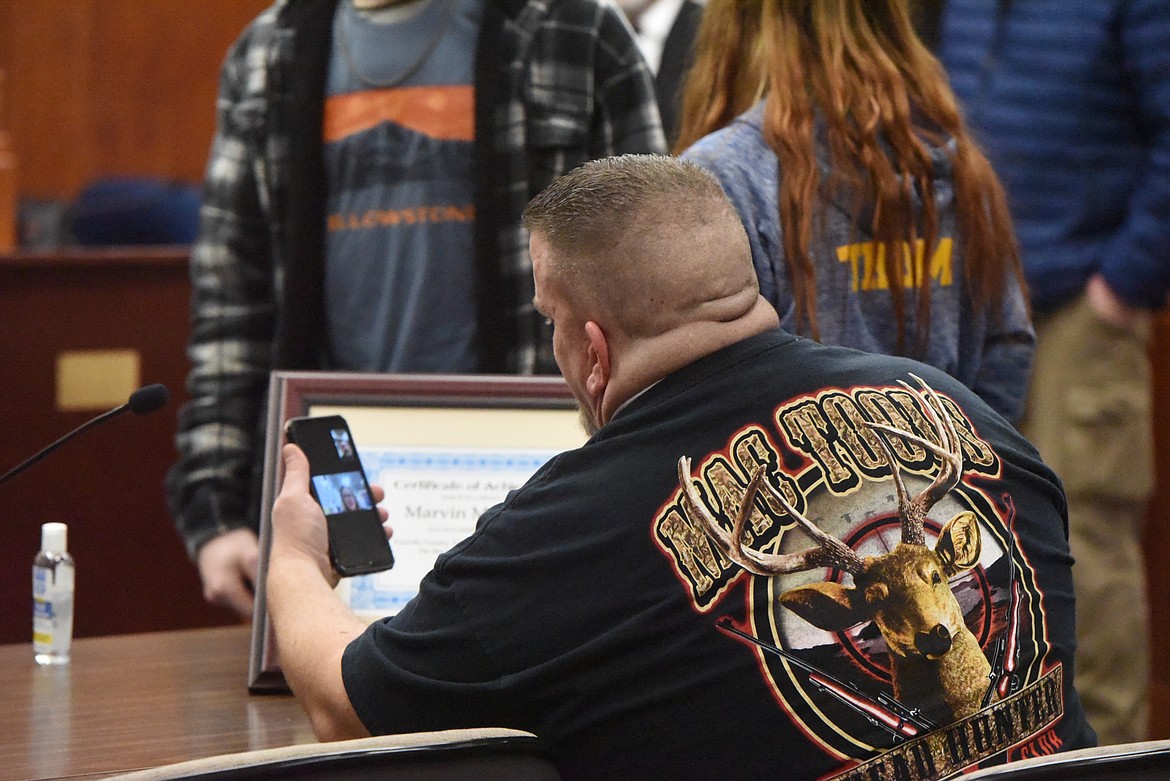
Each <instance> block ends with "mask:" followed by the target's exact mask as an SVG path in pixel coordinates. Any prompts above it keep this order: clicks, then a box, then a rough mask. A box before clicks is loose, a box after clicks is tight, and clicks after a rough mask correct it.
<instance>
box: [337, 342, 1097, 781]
mask: <svg viewBox="0 0 1170 781" xmlns="http://www.w3.org/2000/svg"><path fill="white" fill-rule="evenodd" d="M912 375H917V377H920V378H922V380H923V381H925V383H926V384H927V385H929V386H930V387H931V388H933V389H934V390H935V391H937V393H938V394H939V397H940V398H941V400H942V402H943V405H944V407H945V409H946V410H947V411H948V413H949V416H950V418H951V419H952V420H953V421H954V424H955V425H954V430H955V432H956V433H957V434H958V440H959V441H960V443H961V450H962V455H963V462H962V463H963V471H962V479H961V481H960V482H959V484H958V485H957V486H955V487H954V489H953V490H950V491H948V492H947V493H946V495H945V496H942V497H939V499H938V502H937V504H935V505H934V506H933V508H932V509H931V510H930V511H929V513H928V519H927V520H926V522H925V524H924V528H925V547H924V546H921V545H919V546H914V545H899V541H900V534H901V531H900V529H901V526H900V521H899V513H898V506H899V505H898V498H897V491H896V490H895V481H894V479H893V478H892V476H891V469H890V467H889V461H888V460H887V456H884V455H883V454H882V452H881V451H882V448H881V447H880V446H879V445H878V443H877V442H876V440H875V438H876V437H877V436H879V435H878V434H877V433H876V432H875V431H874V430H872V429H870V428H869V427H868V426H866V425H865V421H876V422H879V423H884V424H887V425H890V426H893V427H895V428H899V429H902V430H907V431H910V432H911V433H913V434H916V435H917V436H918V437H921V438H924V439H926V440H929V441H933V442H939V441H940V435H939V433H938V429H937V427H936V426H935V425H934V424H932V423H931V421H930V416H929V410H927V409H926V408H925V407H924V404H926V403H928V402H926V401H925V399H926V398H928V397H927V396H926V395H925V394H923V393H920V392H917V390H918V388H919V385H918V383H917V381H916V380H915V379H913V378H912ZM900 381H902V382H906V383H908V385H909V389H908V388H907V387H905V386H903V385H901V384H900ZM881 436H884V437H885V440H886V442H887V443H888V448H889V454H890V456H889V457H892V458H894V460H895V461H896V462H897V464H898V468H899V469H898V471H899V476H900V477H901V478H902V480H903V482H904V484H905V487H906V491H907V494H908V495H909V496H910V497H913V496H915V495H917V494H918V493H919V492H921V491H923V489H924V488H925V487H926V485H927V483H929V482H930V481H931V480H933V479H934V477H935V475H936V474H938V472H939V468H940V467H939V464H940V460H941V459H940V458H939V457H938V456H936V455H935V454H934V453H933V452H932V450H931V449H929V448H927V447H925V446H923V445H920V444H917V443H916V442H915V441H914V440H913V439H910V438H906V437H903V436H901V435H894V434H883V435H881ZM684 456H685V457H687V458H689V459H690V461H691V463H690V479H691V480H692V483H693V485H694V486H695V487H696V491H697V493H698V495H699V497H700V501H701V502H702V503H703V505H704V506H705V507H706V509H707V511H708V512H709V513H710V514H711V515H712V516H714V517H715V518H716V519H717V520H718V522H719V523H720V524H721V525H722V526H724V527H725V528H727V529H730V528H731V525H732V522H733V519H734V517H735V514H736V510H737V509H738V507H739V504H740V502H741V501H742V497H743V494H744V488H745V486H746V485H747V483H748V481H749V480H750V478H751V475H752V474H753V473H754V472H755V471H756V470H757V469H758V468H759V467H760V466H761V465H763V466H764V467H765V475H766V479H767V480H768V481H769V482H770V483H771V484H772V485H773V486H774V487H776V488H777V489H779V490H781V491H783V492H784V493H785V495H786V496H787V497H788V500H789V502H790V504H792V505H793V506H794V508H795V509H796V511H797V512H798V513H800V514H801V515H803V516H804V517H806V518H808V519H810V520H811V521H812V522H813V523H815V524H816V525H817V526H818V527H819V528H821V529H822V530H824V531H826V532H827V533H828V534H830V535H832V536H833V537H836V538H837V539H839V540H842V541H843V542H844V543H845V544H846V545H847V546H849V547H850V548H852V549H853V550H855V551H856V552H857V553H858V556H859V557H866V556H869V557H873V560H870V561H869V562H868V564H867V569H866V570H865V573H864V574H859V575H857V578H858V580H857V581H856V583H857V587H856V588H851V586H853V585H854V584H855V581H854V577H853V576H852V575H850V574H849V572H846V571H842V570H841V569H838V568H833V567H827V566H823V565H822V566H816V567H809V568H805V569H801V570H800V571H793V572H791V573H790V574H780V575H775V576H771V577H768V576H762V575H752V574H750V573H748V572H747V571H745V570H744V569H742V568H741V567H739V566H738V565H736V564H734V563H732V562H731V561H730V560H729V559H728V558H727V557H726V556H724V555H723V554H722V553H720V552H719V549H718V547H717V546H716V545H715V544H714V543H713V542H712V541H711V538H710V537H708V536H707V535H706V534H705V533H704V532H703V531H702V530H701V527H700V525H699V524H700V520H699V518H697V517H694V516H695V515H696V513H694V512H691V511H690V510H688V506H687V504H686V501H685V498H684V496H683V492H682V491H681V490H680V478H679V471H678V470H679V466H678V464H679V459H680V457H684ZM952 518H955V521H954V522H953V523H948V521H949V520H950V519H952ZM1009 526H1010V529H1011V532H1013V534H1009V532H1008V529H1009ZM1065 526H1066V524H1065V505H1064V498H1063V494H1062V492H1061V489H1060V485H1059V482H1058V480H1057V479H1056V477H1055V476H1054V475H1053V474H1052V473H1051V471H1050V470H1048V469H1047V468H1046V467H1045V466H1044V465H1043V464H1042V463H1041V462H1040V460H1039V458H1038V456H1037V454H1036V451H1035V450H1034V449H1033V448H1032V447H1031V446H1030V445H1029V444H1028V443H1027V442H1026V441H1025V440H1024V439H1023V438H1021V437H1020V435H1019V434H1018V433H1016V431H1015V430H1014V429H1013V428H1012V427H1011V426H1010V424H1008V423H1007V422H1006V421H1004V420H1003V419H1002V418H1000V417H999V416H998V415H996V414H995V413H994V412H992V411H991V410H990V409H989V408H988V407H987V406H986V405H985V404H983V403H982V402H981V401H980V400H979V399H978V398H977V397H976V396H975V395H974V394H972V393H971V392H970V391H969V390H967V389H966V388H964V387H963V386H962V385H960V384H959V383H958V382H956V381H955V380H953V379H951V378H950V377H948V376H947V375H945V374H943V373H941V372H938V371H936V370H934V369H931V368H929V367H927V366H924V365H922V364H919V363H915V362H913V361H908V360H904V359H898V358H890V357H885V356H874V355H869V354H865V353H861V352H857V351H854V350H849V349H845V348H837V347H826V346H822V345H819V344H817V343H815V342H812V341H809V340H806V339H801V338H797V337H794V336H791V335H789V334H787V333H784V332H782V331H774V332H768V333H765V334H761V335H758V336H755V337H752V338H750V339H747V340H745V341H743V342H740V343H738V344H736V345H733V346H731V347H728V348H726V349H724V350H721V351H719V352H717V353H715V354H713V355H710V356H708V357H706V358H703V359H701V360H699V361H697V362H695V363H694V364H692V365H690V366H688V367H687V368H685V369H683V370H681V371H679V372H676V373H675V374H673V375H671V376H669V377H667V378H665V379H663V380H662V381H661V382H659V383H657V384H656V385H654V386H652V387H651V388H650V389H649V390H647V391H646V392H645V393H643V394H642V395H641V396H639V397H637V398H636V399H635V400H634V401H633V402H632V403H630V404H629V405H628V406H627V407H626V408H624V409H622V410H621V411H620V413H619V414H618V415H616V416H615V417H614V419H613V420H612V421H610V422H609V423H608V424H606V425H605V426H604V427H603V428H602V429H601V431H600V432H598V433H597V434H596V435H595V436H594V437H593V438H592V439H591V440H590V441H589V442H588V443H586V444H585V445H584V446H583V447H581V448H579V449H577V450H573V451H569V452H566V453H563V454H561V455H559V456H557V457H556V458H554V459H553V460H551V461H550V462H548V463H547V464H546V465H545V466H544V467H543V468H542V469H541V470H540V471H539V472H538V473H537V474H536V475H534V476H533V477H532V479H531V480H529V482H528V483H527V484H526V485H524V486H523V487H522V488H520V489H518V490H516V491H513V492H512V493H511V494H509V495H508V497H507V499H506V500H505V501H504V503H503V504H501V505H498V506H496V507H494V508H492V509H491V510H489V511H488V512H486V513H485V514H484V515H483V517H482V518H481V519H480V522H479V525H478V528H477V530H476V531H475V533H474V534H473V535H472V536H471V537H470V538H468V539H467V540H465V541H464V542H462V543H460V544H459V545H458V546H456V547H455V548H454V549H453V550H451V551H449V552H448V553H446V554H444V555H442V556H440V557H439V559H438V561H437V562H436V565H435V568H434V570H433V571H432V572H431V573H430V574H428V575H427V577H426V578H425V579H424V581H423V583H422V587H421V590H420V593H419V595H418V597H417V598H416V599H415V600H414V601H412V602H411V603H410V604H409V605H408V606H407V607H406V608H405V609H404V610H403V611H402V612H401V613H400V614H399V615H397V616H396V617H394V618H392V619H388V620H385V621H381V622H378V623H375V624H374V625H372V626H371V627H370V628H369V630H368V631H367V632H366V633H365V634H364V635H363V636H362V637H360V638H359V639H357V640H355V641H354V642H353V643H352V644H351V645H350V647H349V648H348V649H347V651H346V654H345V657H344V661H343V663H342V671H343V676H344V680H345V685H346V690H347V692H348V693H349V696H350V699H351V701H352V703H353V705H354V708H355V709H356V711H357V713H358V715H359V716H360V718H361V719H362V721H363V722H364V724H365V725H366V727H367V728H369V729H370V731H371V732H373V733H375V734H378V733H393V732H407V731H418V730H432V729H444V728H454V727H470V726H486V725H491V726H508V727H515V728H520V729H526V730H530V731H532V732H534V733H536V734H537V735H538V736H540V737H541V738H542V740H543V741H544V742H545V743H546V744H547V745H548V746H549V747H550V748H551V749H552V750H553V751H554V752H555V753H556V755H557V757H558V761H559V763H560V765H561V768H562V772H563V773H564V775H565V776H566V777H567V778H621V777H631V778H643V777H648V776H649V775H650V774H655V775H659V776H661V777H665V778H765V777H767V778H784V779H800V778H809V779H820V778H829V777H836V776H837V774H842V773H843V774H845V775H846V777H850V776H852V777H856V778H866V779H868V778H906V779H915V778H934V777H939V776H943V775H946V774H949V773H951V772H955V771H958V770H960V769H962V768H964V767H971V766H974V765H976V764H979V763H983V764H984V765H988V764H995V763H998V762H1002V761H1004V760H1005V758H1008V757H1010V758H1019V757H1023V756H1030V755H1033V754H1043V753H1051V752H1053V751H1056V750H1060V749H1072V748H1080V747H1084V746H1087V745H1091V744H1092V743H1093V740H1094V738H1093V734H1092V731H1091V730H1090V729H1089V727H1088V725H1087V723H1086V722H1085V720H1084V716H1083V713H1082V711H1081V707H1080V704H1079V701H1078V700H1077V698H1076V696H1075V693H1074V692H1073V689H1072V672H1073V671H1072V663H1071V661H1072V660H1071V657H1070V650H1071V649H1072V647H1073V592H1072V578H1071V569H1070V568H1071V558H1070V556H1069V552H1068V545H1067V542H1066V529H1065ZM745 537H746V538H747V547H748V548H750V549H752V550H757V551H760V552H761V553H762V554H764V555H768V554H780V553H790V552H794V551H800V550H803V549H807V548H815V547H817V543H816V542H814V540H813V539H812V538H811V537H810V535H809V534H808V532H807V531H806V530H804V529H803V528H801V527H800V525H799V524H798V523H797V522H796V521H794V519H793V518H792V517H791V516H790V515H789V514H788V513H787V512H786V511H785V510H784V509H783V508H782V507H781V505H780V504H779V503H778V502H777V501H776V500H775V499H773V498H771V497H770V496H768V495H767V494H766V493H763V492H761V493H760V494H759V495H757V497H756V499H755V502H754V508H753V512H752V515H751V516H750V517H749V518H748V521H747V526H746V529H745ZM936 548H937V550H935V549H936ZM889 551H898V552H899V553H898V554H897V556H905V557H906V563H898V564H897V565H896V566H894V562H895V560H896V558H897V557H896V556H894V555H890V556H885V554H887V553H888V552H889ZM931 556H933V557H934V558H931ZM878 559H881V560H882V562H884V563H885V564H886V565H887V566H886V569H888V570H891V574H888V575H883V576H882V577H879V578H876V580H875V575H874V574H873V573H874V572H876V571H877V570H878V569H879V567H878V565H877V563H876V560H878ZM858 560H859V561H860V560H862V559H861V558H859V559H858ZM898 561H901V560H900V559H899V560H898ZM940 561H941V562H942V565H943V566H942V567H941V570H942V576H943V577H942V579H941V580H940V578H939V577H933V580H932V575H933V573H934V572H936V571H938V570H939V569H940V565H939V562H940ZM924 562H925V563H924ZM931 562H933V563H931ZM869 564H873V566H872V568H869ZM932 568H933V569H932ZM867 578H868V579H867ZM866 579H867V580H866ZM863 580H864V582H862V581H863ZM948 580H949V584H948ZM876 581H880V582H876ZM924 584H925V585H924ZM940 584H941V585H940ZM796 588H800V589H801V591H799V592H796V593H800V594H804V595H807V597H806V598H802V599H797V600H792V599H785V601H784V602H783V603H782V602H781V597H782V596H785V595H789V596H790V595H791V594H792V593H794V592H792V589H796ZM924 588H925V589H926V593H925V595H924V591H923V589H924ZM931 595H933V596H931ZM940 595H941V596H940ZM950 595H953V598H952V597H951V596H950ZM797 603H800V604H797ZM952 603H953V604H952ZM802 606H803V607H802ZM947 611H950V612H949V613H948V612H947ZM939 616H942V618H939ZM948 616H949V617H948ZM721 620H722V621H723V622H725V623H727V622H729V623H730V627H727V626H724V627H720V626H717V622H720V621H721ZM814 622H815V623H816V624H817V625H814ZM879 624H880V625H881V626H880V627H879ZM940 627H941V628H940ZM964 627H965V628H964ZM737 630H738V631H739V632H742V633H746V634H747V635H748V636H750V637H752V638H757V639H758V643H757V642H752V641H750V640H748V639H745V638H744V637H743V636H742V635H739V634H736V631H737ZM759 643H763V644H764V645H766V646H769V647H770V648H765V647H763V646H761V645H759ZM918 646H921V648H918ZM1001 647H1002V648H1003V650H1004V651H1005V653H998V652H999V651H1000V649H1001ZM891 648H896V649H899V651H900V653H893V652H891V650H890V649H891ZM777 649H778V650H777ZM916 649H917V650H916ZM1016 649H1018V650H1016ZM1013 651H1015V652H1014V653H1013ZM1005 658H1006V659H1007V660H1008V662H1007V664H1006V665H1004V664H997V660H1002V659H1005ZM956 659H959V660H960V661H959V662H956V661H955V660H956ZM998 671H1003V674H1002V675H1000V676H998V678H997V681H995V682H992V681H990V680H989V678H988V673H989V672H991V673H992V674H994V673H995V672H998ZM998 681H1003V682H1004V683H1003V686H1002V689H1001V690H999V691H997V692H995V693H993V694H991V695H990V696H989V700H990V702H989V704H988V705H987V706H986V707H984V706H983V704H982V699H983V694H984V692H985V691H986V690H987V688H988V686H989V685H994V684H995V683H996V682H998ZM963 692H966V695H965V700H964V698H963V696H960V695H961V694H962V693H963ZM971 692H975V695H974V699H975V700H976V702H975V703H974V704H971V701H972V695H971ZM956 701H964V702H965V703H966V704H959V705H956V704H955V702H956Z"/></svg>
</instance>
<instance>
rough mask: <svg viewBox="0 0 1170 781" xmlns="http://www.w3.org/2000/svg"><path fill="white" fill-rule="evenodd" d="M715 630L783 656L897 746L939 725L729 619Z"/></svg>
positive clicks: (894, 700) (889, 697)
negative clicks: (819, 667)
mask: <svg viewBox="0 0 1170 781" xmlns="http://www.w3.org/2000/svg"><path fill="white" fill-rule="evenodd" d="M715 626H716V627H717V628H718V629H721V630H723V631H724V632H727V633H728V634H732V635H735V636H737V637H741V638H743V639H744V640H747V641H748V642H750V643H752V644H753V645H756V646H759V647H760V648H762V649H763V650H764V651H767V652H768V653H770V654H774V655H776V656H779V657H780V658H781V659H783V660H785V661H786V662H788V663H789V664H792V665H793V666H795V667H798V668H800V669H801V670H803V671H804V672H805V673H807V674H808V680H809V682H810V683H811V684H813V686H815V687H816V688H817V689H819V690H820V691H823V692H826V693H827V694H830V695H832V696H833V697H835V698H836V699H838V700H840V701H841V702H843V703H845V704H846V705H848V706H849V707H850V708H852V709H853V710H855V711H856V712H858V713H860V714H861V715H862V716H864V717H865V718H866V720H868V721H869V722H870V723H871V724H874V725H875V726H877V727H880V728H882V729H884V730H885V731H886V732H888V733H890V735H891V736H892V737H893V738H894V741H895V742H899V743H900V742H901V741H904V740H907V739H909V738H916V737H918V736H919V735H922V734H925V733H927V732H930V731H931V730H933V729H934V728H935V725H934V724H933V723H932V722H931V721H929V720H928V719H927V718H925V717H924V716H922V714H921V713H920V712H919V710H918V709H917V708H909V707H907V706H905V705H903V704H902V703H900V702H898V701H897V700H896V699H894V698H893V697H891V696H889V695H888V694H886V693H885V692H880V693H879V694H878V696H877V699H876V700H875V699H873V698H872V697H870V696H869V695H867V694H865V693H863V692H862V691H861V690H860V689H858V688H857V686H856V685H854V684H852V683H846V682H845V681H842V680H840V679H839V678H835V677H833V676H832V675H830V674H829V673H826V672H824V671H822V670H819V669H818V668H817V667H816V666H814V665H811V664H809V663H808V662H806V661H804V660H802V659H800V658H798V657H796V656H794V655H793V654H790V653H788V652H787V651H785V650H783V649H782V648H778V647H777V646H774V645H772V644H771V643H767V642H764V641H763V640H760V639H759V638H757V637H753V636H751V635H750V634H748V633H747V632H744V631H742V630H740V629H738V628H737V627H736V626H735V625H734V624H733V623H732V621H731V619H730V618H727V617H726V616H725V617H723V618H721V619H719V620H718V621H716V622H715Z"/></svg>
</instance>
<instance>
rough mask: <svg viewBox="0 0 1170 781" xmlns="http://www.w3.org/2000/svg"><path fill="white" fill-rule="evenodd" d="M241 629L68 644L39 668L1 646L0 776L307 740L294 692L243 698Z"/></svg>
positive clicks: (92, 772) (15, 648)
mask: <svg viewBox="0 0 1170 781" xmlns="http://www.w3.org/2000/svg"><path fill="white" fill-rule="evenodd" d="M248 648H249V630H248V628H247V627H243V626H231V627H220V628H214V629H193V630H185V631H175V632H154V633H144V634H131V635H118V636H112V637H94V638H85V639H80V640H74V643H73V652H72V661H71V662H70V664H68V665H62V666H60V667H41V666H39V665H37V664H36V663H35V662H34V661H33V658H32V657H33V654H32V644H31V643H22V644H14V645H4V646H0V778H2V779H44V778H58V777H89V778H100V777H101V776H102V775H105V774H109V773H112V772H114V771H119V770H132V769H138V768H142V767H153V766H156V765H162V764H167V763H170V762H179V761H182V760H186V759H196V758H199V757H206V756H213V755H215V754H223V753H227V752H233V751H250V750H253V749H262V748H274V747H278V746H287V745H291V744H294V743H311V742H313V741H314V737H313V733H312V730H311V729H310V727H309V721H308V718H307V717H306V716H305V715H304V712H303V711H302V710H301V708H300V705H298V704H297V702H296V700H294V699H293V698H292V697H291V696H290V695H277V694H265V695H252V694H249V693H248V690H247V672H248Z"/></svg>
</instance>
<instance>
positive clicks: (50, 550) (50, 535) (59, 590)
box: [33, 523, 73, 664]
mask: <svg viewBox="0 0 1170 781" xmlns="http://www.w3.org/2000/svg"><path fill="white" fill-rule="evenodd" d="M67 533H68V528H67V527H66V526H65V524H63V523H46V524H44V525H42V526H41V550H40V551H39V552H38V553H37V557H36V560H34V561H33V654H34V656H33V658H34V659H36V662H37V664H66V663H68V662H69V648H70V646H71V645H72V643H73V557H72V556H70V555H69V551H68V550H67V546H66V535H67Z"/></svg>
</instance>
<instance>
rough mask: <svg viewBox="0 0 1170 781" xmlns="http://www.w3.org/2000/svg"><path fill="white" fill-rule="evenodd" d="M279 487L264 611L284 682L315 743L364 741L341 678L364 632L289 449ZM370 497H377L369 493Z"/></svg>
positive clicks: (303, 466)
mask: <svg viewBox="0 0 1170 781" xmlns="http://www.w3.org/2000/svg"><path fill="white" fill-rule="evenodd" d="M282 455H283V456H284V483H283V485H282V486H281V489H280V495H279V496H277V498H276V503H275V504H274V505H273V508H272V548H271V550H270V552H269V559H268V574H267V581H266V586H267V601H268V604H267V607H268V613H269V616H270V617H271V619H272V625H273V628H274V630H275V633H276V645H277V648H279V649H280V666H281V669H282V670H283V672H284V677H285V680H287V681H288V684H289V687H290V688H292V690H293V693H294V694H295V695H296V696H297V699H298V700H299V701H300V703H301V706H302V707H303V708H304V709H305V712H306V713H307V714H308V715H309V721H310V722H311V723H312V725H313V732H314V733H315V734H316V735H317V738H318V739H319V740H342V739H345V738H357V737H366V736H368V735H369V734H370V733H369V731H368V730H366V728H365V726H363V725H362V723H361V720H360V719H358V716H357V713H355V712H354V709H353V706H352V705H351V704H350V701H349V695H348V694H347V693H346V691H345V683H344V681H343V680H342V677H341V657H342V655H343V654H344V653H345V648H346V646H348V645H349V644H350V642H351V641H353V640H354V639H355V638H356V637H358V635H360V634H361V633H362V632H363V631H364V630H365V628H366V624H365V623H363V622H362V620H361V619H359V618H358V617H357V616H356V615H354V613H353V611H351V610H350V609H349V608H348V607H347V606H346V605H345V603H343V602H342V601H341V599H340V598H339V597H338V596H337V594H336V593H335V592H334V591H333V587H334V586H335V585H336V584H337V576H336V574H335V573H334V572H333V568H332V566H331V565H330V563H329V554H328V550H329V542H328V537H327V534H326V531H325V528H326V527H325V515H324V513H322V512H321V508H320V507H319V506H318V505H317V503H316V502H315V501H313V498H312V496H311V495H310V494H309V462H308V459H306V458H305V455H304V453H303V452H301V450H300V449H299V448H298V447H296V446H295V445H286V446H285V448H284V451H283V453H282ZM374 493H375V497H374V498H375V499H376V500H380V499H381V492H380V491H379V490H378V489H375V490H374Z"/></svg>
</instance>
